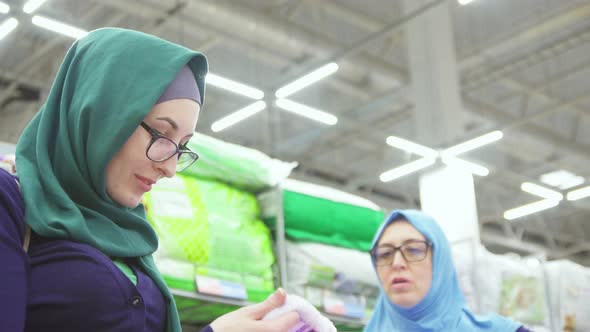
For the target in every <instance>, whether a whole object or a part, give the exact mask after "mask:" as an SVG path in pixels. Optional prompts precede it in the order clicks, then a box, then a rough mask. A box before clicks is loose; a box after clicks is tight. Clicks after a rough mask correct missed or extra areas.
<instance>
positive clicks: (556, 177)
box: [539, 169, 585, 190]
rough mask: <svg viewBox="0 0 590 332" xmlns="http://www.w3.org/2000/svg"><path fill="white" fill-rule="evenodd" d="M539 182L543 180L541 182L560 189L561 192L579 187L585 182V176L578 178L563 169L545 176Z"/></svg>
mask: <svg viewBox="0 0 590 332" xmlns="http://www.w3.org/2000/svg"><path fill="white" fill-rule="evenodd" d="M539 180H541V182H543V183H544V184H547V185H550V186H552V187H556V188H559V189H561V190H567V189H570V188H573V187H577V186H579V185H581V184H582V183H584V182H585V179H584V177H583V176H578V175H576V174H573V173H571V172H568V171H566V170H563V169H560V170H557V171H554V172H550V173H546V174H543V175H541V177H540V178H539Z"/></svg>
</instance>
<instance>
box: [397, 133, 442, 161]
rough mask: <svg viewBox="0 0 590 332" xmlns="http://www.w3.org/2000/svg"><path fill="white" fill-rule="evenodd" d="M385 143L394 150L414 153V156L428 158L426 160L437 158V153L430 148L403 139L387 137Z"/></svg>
mask: <svg viewBox="0 0 590 332" xmlns="http://www.w3.org/2000/svg"><path fill="white" fill-rule="evenodd" d="M385 142H387V144H389V145H391V146H393V147H394V148H398V149H400V150H404V151H406V152H410V153H414V154H417V155H420V156H422V157H428V158H436V157H438V152H437V151H435V150H433V149H431V148H428V147H425V146H424V145H420V144H416V143H414V142H410V141H408V140H405V139H403V138H399V137H395V136H389V137H387V139H386V140H385Z"/></svg>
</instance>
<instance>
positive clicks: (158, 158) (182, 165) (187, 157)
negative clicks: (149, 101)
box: [141, 121, 199, 173]
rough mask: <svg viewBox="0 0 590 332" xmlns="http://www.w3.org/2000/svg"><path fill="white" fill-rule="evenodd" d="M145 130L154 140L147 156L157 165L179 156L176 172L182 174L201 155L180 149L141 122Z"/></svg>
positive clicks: (147, 151)
mask: <svg viewBox="0 0 590 332" xmlns="http://www.w3.org/2000/svg"><path fill="white" fill-rule="evenodd" d="M141 126H142V127H143V129H145V130H147V132H148V133H150V135H152V140H151V141H150V144H148V147H147V149H146V150H145V155H146V156H147V157H148V158H149V159H150V160H151V161H155V162H157V163H159V162H163V161H166V160H168V159H170V158H172V157H174V156H175V155H176V154H178V160H177V161H176V172H177V173H179V172H182V171H184V170H185V169H186V168H187V167H189V166H190V165H192V164H193V163H194V162H195V161H197V159H199V155H198V154H196V153H194V152H192V151H191V150H189V149H187V148H186V146H184V145H181V146H180V148H179V147H178V145H177V144H176V143H174V142H173V141H172V140H171V139H169V138H168V137H166V136H164V135H162V134H160V133H159V132H158V131H157V130H155V129H154V128H152V127H150V126H148V125H147V124H146V123H145V122H143V121H141Z"/></svg>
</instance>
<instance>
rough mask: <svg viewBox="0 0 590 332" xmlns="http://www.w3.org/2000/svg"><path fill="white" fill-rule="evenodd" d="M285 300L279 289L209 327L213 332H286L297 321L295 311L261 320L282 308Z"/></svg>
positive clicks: (282, 292) (217, 320)
mask: <svg viewBox="0 0 590 332" xmlns="http://www.w3.org/2000/svg"><path fill="white" fill-rule="evenodd" d="M285 298H286V294H285V291H284V290H283V289H281V288H279V289H277V290H276V291H275V292H274V293H273V294H272V295H271V296H269V297H268V298H267V299H266V300H264V302H260V303H257V304H253V305H249V306H247V307H243V308H240V309H238V310H236V311H232V312H230V313H227V314H225V315H223V316H221V317H219V318H217V319H216V320H214V321H213V323H211V325H210V326H211V328H212V329H213V331H214V332H226V331H240V332H250V331H252V332H271V331H272V332H287V331H289V329H290V328H291V327H293V326H295V324H297V322H298V321H299V314H298V313H297V312H295V311H291V312H288V313H286V314H284V315H282V316H280V317H278V318H276V319H272V320H265V321H262V320H261V319H262V318H263V317H264V316H265V315H266V314H267V313H269V312H270V311H272V310H273V309H276V308H279V307H280V306H282V305H283V304H284V303H285Z"/></svg>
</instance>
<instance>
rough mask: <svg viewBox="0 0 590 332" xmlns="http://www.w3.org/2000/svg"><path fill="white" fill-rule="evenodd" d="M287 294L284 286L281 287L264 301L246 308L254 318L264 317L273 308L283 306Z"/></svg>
mask: <svg viewBox="0 0 590 332" xmlns="http://www.w3.org/2000/svg"><path fill="white" fill-rule="evenodd" d="M286 296H287V295H286V294H285V291H284V290H283V289H282V288H279V289H277V290H276V291H275V292H274V293H272V294H271V295H270V296H269V297H268V298H267V299H266V300H264V301H263V302H260V303H257V304H253V305H251V306H250V307H247V308H245V309H247V310H248V312H249V313H250V315H251V316H252V318H254V319H262V318H263V317H264V316H265V315H266V314H267V313H269V312H271V311H272V310H273V309H276V308H279V307H281V306H282V305H283V304H284V303H285V299H286Z"/></svg>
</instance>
